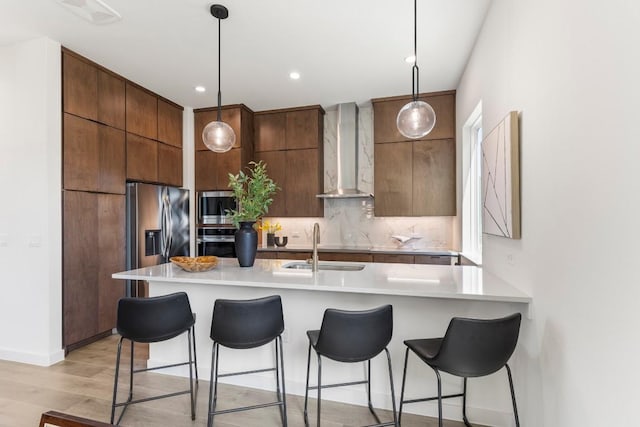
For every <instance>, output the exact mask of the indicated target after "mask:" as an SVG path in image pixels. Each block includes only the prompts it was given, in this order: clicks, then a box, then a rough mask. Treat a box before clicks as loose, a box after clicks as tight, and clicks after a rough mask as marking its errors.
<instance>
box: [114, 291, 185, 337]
mask: <svg viewBox="0 0 640 427" xmlns="http://www.w3.org/2000/svg"><path fill="white" fill-rule="evenodd" d="M194 323H195V319H194V318H193V313H192V312H191V306H190V305H189V297H188V296H187V294H186V293H184V292H176V293H173V294H169V295H162V296H158V297H150V298H130V297H126V298H120V300H119V301H118V319H117V322H116V328H117V330H118V333H119V334H120V335H122V336H123V337H124V338H127V339H130V340H131V341H135V342H143V343H151V342H158V341H164V340H168V339H171V338H173V337H176V336H178V335H180V334H181V333H183V332H185V331H187V330H188V329H189V328H191V326H193V324H194Z"/></svg>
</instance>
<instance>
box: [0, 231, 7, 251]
mask: <svg viewBox="0 0 640 427" xmlns="http://www.w3.org/2000/svg"><path fill="white" fill-rule="evenodd" d="M7 246H9V236H8V235H6V234H0V247H2V248H6V247H7Z"/></svg>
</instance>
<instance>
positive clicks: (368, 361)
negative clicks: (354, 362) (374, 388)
mask: <svg viewBox="0 0 640 427" xmlns="http://www.w3.org/2000/svg"><path fill="white" fill-rule="evenodd" d="M367 404H368V406H369V412H371V414H372V415H373V417H374V418H375V419H376V422H377V423H378V424H380V418H378V414H376V411H374V410H373V405H372V404H371V359H369V360H367Z"/></svg>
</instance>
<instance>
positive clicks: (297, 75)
mask: <svg viewBox="0 0 640 427" xmlns="http://www.w3.org/2000/svg"><path fill="white" fill-rule="evenodd" d="M289 78H290V79H291V80H298V79H299V78H300V73H299V72H297V71H292V72H290V73H289Z"/></svg>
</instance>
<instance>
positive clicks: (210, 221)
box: [198, 191, 237, 225]
mask: <svg viewBox="0 0 640 427" xmlns="http://www.w3.org/2000/svg"><path fill="white" fill-rule="evenodd" d="M236 207H237V203H236V199H235V198H234V197H233V192H231V191H201V192H199V193H198V224H203V225H231V220H230V219H229V218H227V216H226V213H227V210H230V209H236Z"/></svg>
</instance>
